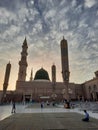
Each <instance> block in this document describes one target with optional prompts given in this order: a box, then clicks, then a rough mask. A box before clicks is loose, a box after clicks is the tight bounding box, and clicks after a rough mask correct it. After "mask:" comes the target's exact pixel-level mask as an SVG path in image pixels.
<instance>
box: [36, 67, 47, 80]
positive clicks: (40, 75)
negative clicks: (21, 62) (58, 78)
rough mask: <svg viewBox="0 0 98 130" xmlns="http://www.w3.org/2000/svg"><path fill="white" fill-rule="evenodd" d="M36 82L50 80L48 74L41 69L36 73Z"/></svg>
mask: <svg viewBox="0 0 98 130" xmlns="http://www.w3.org/2000/svg"><path fill="white" fill-rule="evenodd" d="M34 80H49V75H48V72H47V71H46V70H44V69H43V68H41V69H40V70H38V71H37V72H36V74H35V77H34Z"/></svg>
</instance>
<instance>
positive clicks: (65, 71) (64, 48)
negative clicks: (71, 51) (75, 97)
mask: <svg viewBox="0 0 98 130" xmlns="http://www.w3.org/2000/svg"><path fill="white" fill-rule="evenodd" d="M60 45H61V65H62V77H63V82H64V85H65V88H66V91H65V95H64V98H65V99H67V101H69V93H68V84H69V74H70V72H69V60H68V45H67V40H65V39H64V37H63V40H61V44H60ZM68 107H69V106H68Z"/></svg>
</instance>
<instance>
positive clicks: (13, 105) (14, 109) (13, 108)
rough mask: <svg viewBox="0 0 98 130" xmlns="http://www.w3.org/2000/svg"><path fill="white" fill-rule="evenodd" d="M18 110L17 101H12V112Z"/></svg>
mask: <svg viewBox="0 0 98 130" xmlns="http://www.w3.org/2000/svg"><path fill="white" fill-rule="evenodd" d="M15 112H16V105H15V102H12V112H11V113H15Z"/></svg>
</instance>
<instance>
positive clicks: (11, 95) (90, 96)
mask: <svg viewBox="0 0 98 130" xmlns="http://www.w3.org/2000/svg"><path fill="white" fill-rule="evenodd" d="M60 49H61V67H62V70H60V71H62V79H63V81H62V82H57V81H56V65H55V64H53V65H51V75H52V77H51V80H50V77H49V74H48V72H47V71H46V70H45V69H44V68H40V69H39V70H38V71H37V72H36V74H35V76H34V78H33V72H32V70H31V76H30V80H29V81H26V75H27V67H28V63H27V56H28V52H27V50H28V44H27V40H26V38H25V40H24V42H23V45H22V52H21V59H20V61H19V72H18V79H17V81H16V90H15V91H6V90H7V86H6V89H4V90H3V95H4V94H5V91H6V96H4V97H6V100H9V101H10V100H13V99H14V100H16V101H19V102H21V101H27V102H29V101H37V102H40V101H47V100H48V101H53V100H55V101H63V100H65V99H67V100H93V101H95V100H98V71H96V72H95V77H94V78H93V79H91V80H89V81H86V82H84V83H82V84H76V83H71V82H69V78H70V71H69V59H68V44H67V40H65V38H64V37H63V39H62V40H61V42H60ZM9 65H10V64H9ZM8 72H9V71H8ZM6 76H8V74H7V75H6ZM6 76H5V79H6ZM7 79H9V77H8V78H7ZM5 81H6V80H5ZM5 81H4V88H5V84H8V83H6V82H5ZM1 95H2V91H0V96H1Z"/></svg>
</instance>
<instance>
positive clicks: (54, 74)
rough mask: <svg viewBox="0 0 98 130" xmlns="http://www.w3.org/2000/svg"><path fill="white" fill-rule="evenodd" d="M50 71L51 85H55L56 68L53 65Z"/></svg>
mask: <svg viewBox="0 0 98 130" xmlns="http://www.w3.org/2000/svg"><path fill="white" fill-rule="evenodd" d="M51 69H52V83H53V85H55V83H56V66H55V65H54V64H53V65H52V67H51Z"/></svg>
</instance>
